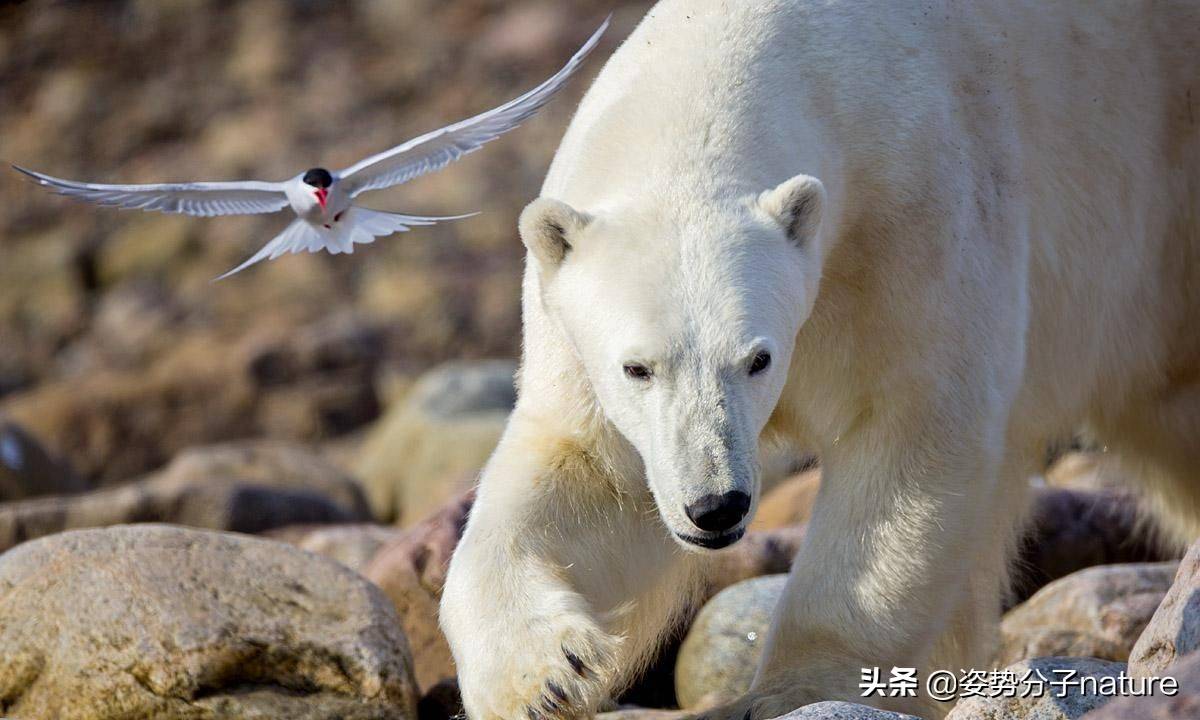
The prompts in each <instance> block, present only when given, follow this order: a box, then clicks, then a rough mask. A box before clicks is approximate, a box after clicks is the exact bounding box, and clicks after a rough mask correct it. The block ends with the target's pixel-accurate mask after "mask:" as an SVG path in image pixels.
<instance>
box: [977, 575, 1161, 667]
mask: <svg viewBox="0 0 1200 720" xmlns="http://www.w3.org/2000/svg"><path fill="white" fill-rule="evenodd" d="M1177 568H1178V563H1175V562H1164V563H1153V564H1145V563H1131V564H1126V565H1101V566H1097V567H1093V568H1088V569H1086V570H1080V571H1079V572H1076V573H1073V574H1071V575H1068V576H1066V577H1065V578H1059V579H1058V580H1055V581H1054V582H1052V583H1050V584H1049V585H1047V586H1046V587H1044V588H1042V589H1041V590H1039V591H1038V592H1037V593H1036V594H1034V596H1033V597H1031V598H1029V599H1028V600H1026V601H1025V602H1024V603H1022V604H1021V605H1018V606H1017V607H1016V608H1014V609H1013V610H1011V611H1009V612H1008V613H1007V614H1006V615H1005V616H1004V620H1003V622H1001V624H1000V651H999V653H998V655H997V657H996V659H995V661H994V664H995V666H996V667H1004V666H1006V665H1011V664H1012V663H1015V662H1017V661H1020V660H1025V659H1029V658H1036V657H1049V656H1074V657H1094V658H1100V659H1102V660H1113V661H1117V662H1125V661H1126V660H1128V659H1129V652H1130V650H1132V649H1133V644H1134V643H1135V642H1136V641H1137V639H1138V636H1139V635H1141V633H1142V630H1143V629H1145V627H1146V624H1147V623H1149V622H1150V618H1151V616H1153V615H1154V611H1155V609H1156V608H1157V607H1158V604H1159V603H1160V602H1162V599H1163V596H1164V595H1165V594H1166V592H1167V589H1168V588H1170V587H1171V580H1172V579H1173V578H1174V577H1175V570H1176V569H1177Z"/></svg>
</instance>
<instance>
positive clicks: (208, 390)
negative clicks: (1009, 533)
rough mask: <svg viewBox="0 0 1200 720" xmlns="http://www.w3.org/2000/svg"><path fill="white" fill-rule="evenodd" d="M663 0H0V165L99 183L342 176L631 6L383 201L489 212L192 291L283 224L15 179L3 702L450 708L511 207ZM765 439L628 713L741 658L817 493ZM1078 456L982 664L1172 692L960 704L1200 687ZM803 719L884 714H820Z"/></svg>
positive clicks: (398, 710)
mask: <svg viewBox="0 0 1200 720" xmlns="http://www.w3.org/2000/svg"><path fill="white" fill-rule="evenodd" d="M650 4H651V3H649V2H645V1H639V2H631V1H628V0H603V1H602V0H571V1H570V2H564V1H562V0H357V1H355V2H318V1H317V0H292V1H285V0H246V1H244V2H234V1H232V0H220V1H219V0H169V1H163V0H126V1H124V2H120V1H116V0H114V1H113V2H105V3H101V2H65V1H64V2H51V1H48V0H47V1H44V2H24V3H21V2H17V3H12V2H9V3H0V99H3V102H0V159H4V160H6V161H10V162H14V163H18V164H22V165H27V166H29V167H32V168H35V169H38V170H42V171H45V172H48V173H51V174H54V175H59V176H63V177H68V178H78V179H83V180H102V181H109V182H153V181H169V180H188V179H238V178H264V179H281V178H285V177H288V176H291V175H293V174H294V173H296V172H298V171H300V170H302V169H305V168H307V167H310V166H312V165H314V164H321V165H325V166H328V167H333V168H336V167H341V166H345V165H348V164H350V163H351V162H353V161H355V160H357V159H359V158H361V157H363V156H365V155H367V154H369V153H372V152H375V151H378V150H380V149H383V148H387V147H390V146H392V145H394V144H396V143H398V142H400V141H402V140H405V139H407V138H410V137H413V136H415V135H418V134H420V133H423V132H425V131H427V130H430V129H433V128H436V127H440V126H442V125H444V124H447V123H449V122H452V121H455V120H458V119H462V118H465V117H468V116H470V115H473V114H475V113H477V112H480V111H483V110H486V109H489V108H491V107H493V106H495V105H498V104H500V103H502V102H504V101H506V100H508V99H510V98H512V97H514V96H516V95H517V94H519V93H521V92H522V91H524V90H526V89H528V88H530V87H532V86H533V85H535V84H536V83H538V82H539V81H541V80H542V79H544V78H545V77H546V76H548V75H549V74H550V73H552V72H553V71H555V70H556V69H557V68H558V67H559V66H560V65H561V64H562V63H563V62H564V61H565V60H566V58H567V57H569V56H570V55H571V53H572V52H574V50H575V49H576V48H577V47H578V45H579V44H580V43H581V42H582V41H583V40H584V39H585V38H586V37H587V36H588V35H589V34H590V33H591V32H592V31H593V30H594V29H595V27H596V26H597V25H598V24H599V22H600V21H601V20H602V19H603V18H604V16H605V15H606V14H607V13H608V12H610V11H612V12H614V13H615V17H614V23H613V27H612V29H611V30H610V32H609V34H608V36H607V37H606V38H605V39H604V40H603V42H602V43H601V45H600V48H599V50H598V51H597V53H596V55H595V56H594V57H593V59H592V60H591V61H590V64H589V66H588V67H587V68H586V69H585V71H584V72H583V73H582V74H581V76H580V77H578V78H577V80H576V81H574V82H573V83H572V84H571V85H570V86H569V88H568V89H567V91H566V92H565V93H564V94H563V95H562V96H560V97H559V98H558V99H557V100H556V101H555V102H553V103H552V104H551V105H550V106H549V107H548V108H547V109H546V110H544V111H543V112H542V113H541V114H540V115H539V116H538V117H536V118H535V119H533V120H532V121H530V122H528V123H527V124H526V126H525V127H524V128H522V129H520V130H518V131H516V132H514V133H512V134H511V135H509V136H507V137H505V138H504V139H502V140H500V141H498V142H496V143H494V144H492V145H490V146H488V147H487V148H486V149H485V150H483V151H482V152H479V153H477V154H474V155H472V156H470V157H468V158H467V159H465V160H464V161H462V162H460V163H458V164H456V165H453V166H451V167H450V168H449V169H447V170H445V171H443V172H441V173H438V174H436V175H432V176H429V177H426V178H422V179H420V180H417V181H415V182H413V183H411V184H409V185H405V186H402V187H400V188H395V189H392V190H389V191H384V192H380V193H375V194H372V195H371V197H370V198H369V204H371V205H373V206H375V207H378V208H380V209H385V210H389V209H390V210H397V211H403V212H409V213H414V214H458V213H464V212H470V211H476V210H478V211H482V214H481V215H479V216H478V217H475V218H472V219H470V220H466V221H462V222H456V223H448V224H445V225H440V226H437V227H432V228H420V229H417V230H415V231H414V232H411V233H408V234H406V235H403V236H399V237H394V238H389V239H385V240H382V241H380V242H378V243H376V244H375V245H372V246H368V247H365V248H360V249H359V251H358V252H356V253H355V254H354V255H351V256H337V257H333V256H329V255H326V254H320V255H297V256H288V257H286V258H284V259H281V260H278V261H275V262H270V263H266V264H261V265H258V266H255V267H254V268H252V269H250V270H248V271H246V272H243V273H242V274H240V275H237V276H235V277H233V278H232V279H230V280H226V281H222V282H219V283H212V282H211V280H212V279H213V278H214V277H216V276H217V275H218V274H220V273H222V272H224V271H225V270H228V269H229V268H231V267H233V266H234V265H236V264H237V263H238V262H240V261H241V260H242V259H244V258H245V257H247V256H248V255H249V254H251V253H253V252H254V251H255V250H257V249H258V248H259V247H261V246H262V244H263V243H264V242H266V241H267V240H268V239H270V238H271V237H272V236H273V235H274V234H275V233H276V232H278V230H279V229H280V228H281V227H282V223H283V222H284V220H283V219H282V218H279V217H264V218H254V217H252V218H222V219H213V220H201V219H193V218H179V217H173V216H162V215H155V214H143V213H137V212H119V211H114V210H109V209H103V208H96V207H93V206H90V205H85V204H80V203H76V202H73V201H69V200H66V199H63V198H59V197H55V196H53V195H50V194H48V193H46V192H44V191H43V190H41V189H39V188H37V187H35V186H33V185H32V184H30V183H28V182H25V181H24V180H23V179H22V178H21V177H20V176H19V175H17V174H16V173H12V172H8V171H7V170H4V171H3V172H0V193H2V194H3V198H4V202H2V203H0V552H3V554H2V555H0V716H10V717H21V718H33V719H42V718H45V719H46V720H49V719H51V718H53V719H54V720H90V719H92V718H97V719H99V718H115V717H159V718H168V719H170V718H196V717H220V718H243V717H245V718H250V717H254V718H262V717H288V718H312V719H314V720H316V719H324V718H335V717H336V718H344V719H347V720H349V719H352V718H403V719H405V720H408V719H410V718H418V717H419V718H421V720H445V719H446V718H449V717H451V716H453V715H455V714H456V713H458V712H459V711H460V707H459V706H458V700H457V691H456V686H455V680H454V675H455V671H454V666H453V661H452V658H451V657H450V652H449V648H448V647H447V646H446V642H445V640H444V638H443V637H442V635H441V632H440V631H439V629H438V627H437V622H436V607H437V603H438V600H439V597H440V593H441V588H442V583H443V582H444V579H445V571H446V563H447V562H448V559H449V557H450V554H451V553H452V552H453V550H454V547H455V544H456V543H457V541H458V538H459V537H460V535H461V532H462V528H463V525H464V523H465V521H466V518H467V515H468V513H469V511H470V507H471V502H472V491H471V488H472V485H473V484H474V480H475V478H476V475H477V473H478V471H479V469H480V467H481V466H482V464H483V462H484V461H485V460H486V458H487V456H488V454H489V453H490V451H491V449H492V447H493V446H494V444H495V442H496V439H497V437H498V436H499V433H500V432H501V430H502V428H503V426H504V422H505V418H506V417H507V414H508V412H509V409H510V408H511V407H512V404H513V401H514V398H515V393H514V389H513V386H512V375H513V372H514V370H515V358H516V355H517V353H518V350H519V338H520V315H519V284H520V274H521V269H522V256H523V253H522V248H521V245H520V242H519V240H518V238H517V236H516V231H515V224H516V217H517V214H518V213H519V211H520V209H521V208H522V207H523V206H524V204H525V203H527V202H528V201H529V200H530V199H532V198H533V197H535V196H536V194H537V191H538V187H539V184H540V182H541V178H542V176H543V174H544V173H545V170H546V168H547V166H548V164H549V162H550V158H551V156H552V154H553V152H554V149H555V147H556V145H557V143H558V140H559V138H560V136H561V134H562V132H563V130H564V128H565V126H566V124H567V122H568V120H569V118H570V116H571V114H572V112H573V110H574V108H575V106H576V103H577V102H578V99H579V97H580V96H581V95H582V93H583V92H584V90H585V89H586V88H587V85H588V83H589V81H590V80H591V78H592V77H593V76H594V75H595V73H596V72H598V71H599V69H600V67H601V65H602V62H603V60H604V59H605V58H606V57H607V56H608V55H609V54H610V53H611V52H612V50H613V49H614V48H615V47H616V46H617V44H618V43H619V41H620V40H621V39H622V38H624V37H625V36H626V35H627V34H628V32H629V31H630V30H631V29H632V28H633V26H634V25H635V24H636V22H637V21H638V20H639V19H640V18H641V16H642V14H643V13H644V12H645V10H646V8H647V7H648V6H649V5H650ZM764 460H765V462H764V467H765V468H766V469H767V471H768V473H767V474H768V480H769V483H768V485H769V487H768V488H767V493H766V495H765V496H764V498H763V500H762V502H761V504H760V509H759V512H758V516H757V518H756V519H755V522H754V525H753V527H752V528H751V532H750V533H748V535H747V537H746V539H745V540H744V541H743V542H741V543H739V544H738V545H736V546H735V547H733V548H731V549H730V550H729V551H727V552H725V553H723V554H721V555H720V556H719V558H718V559H717V561H716V569H715V572H714V575H713V580H712V583H711V587H710V588H709V596H710V597H712V600H711V601H710V602H708V603H707V604H706V605H705V606H704V607H703V609H701V608H696V609H695V610H696V612H697V613H698V614H697V616H696V618H695V621H694V622H690V623H685V624H684V627H683V628H682V630H681V633H680V635H679V636H678V637H676V638H675V639H674V640H673V641H672V642H669V643H668V645H667V647H666V650H665V651H664V653H663V656H662V658H661V659H660V661H659V662H658V663H657V664H656V665H655V667H653V668H652V669H651V670H650V671H649V672H648V673H647V675H646V677H645V678H643V679H642V680H641V681H640V682H639V683H637V684H635V685H634V687H632V688H631V689H630V690H629V691H628V692H627V693H626V694H625V696H623V697H622V698H621V700H620V702H621V703H622V705H623V706H624V707H625V709H623V710H622V711H621V713H620V715H615V716H613V720H616V718H630V719H632V718H639V719H640V718H643V717H644V718H646V719H647V720H649V719H650V718H657V719H659V720H662V719H665V718H674V717H678V716H679V711H672V712H667V711H661V712H651V711H649V710H644V709H638V708H678V707H680V706H682V707H683V708H687V709H689V710H690V711H696V710H699V709H702V708H705V707H709V706H711V705H713V704H716V703H719V702H722V701H724V700H728V699H731V698H732V697H735V696H736V695H737V694H738V693H740V692H742V691H744V690H745V688H746V686H747V685H748V683H749V682H750V678H751V675H752V672H753V668H754V664H755V661H756V658H757V656H758V654H759V653H760V652H761V645H762V641H763V638H764V635H765V632H766V622H767V618H768V617H769V616H770V612H771V609H772V607H773V605H774V603H775V601H776V599H777V597H778V594H779V592H780V588H781V587H782V576H781V575H779V573H783V572H786V570H787V568H788V566H789V564H790V561H791V558H792V556H793V554H794V553H795V551H796V549H797V548H798V547H799V546H800V543H802V542H803V537H804V526H805V523H806V522H807V519H808V517H809V514H810V512H811V510H812V507H813V503H814V502H815V498H816V495H817V490H818V488H819V486H820V482H821V477H820V469H819V468H817V467H815V465H814V464H812V463H811V462H810V461H809V460H807V459H805V458H803V457H799V456H795V455H793V454H791V453H790V452H786V451H785V452H780V453H778V454H777V455H776V456H771V457H767V458H765V459H764ZM1098 460H1099V456H1098V455H1096V454H1089V453H1086V452H1073V453H1069V454H1067V455H1065V456H1064V457H1063V458H1061V459H1060V460H1058V461H1057V462H1056V463H1054V465H1053V466H1052V467H1051V468H1050V470H1049V471H1048V472H1047V473H1046V474H1045V476H1044V477H1039V478H1032V479H1031V484H1032V485H1033V486H1034V490H1033V493H1034V498H1035V507H1034V512H1033V513H1032V514H1031V520H1030V527H1029V530H1028V533H1027V535H1026V541H1025V543H1024V545H1023V549H1022V556H1021V558H1020V561H1019V564H1018V573H1017V579H1018V583H1017V587H1016V588H1015V593H1014V596H1013V597H1012V598H1011V599H1010V600H1009V603H1008V605H1009V607H1010V608H1012V609H1011V610H1010V611H1009V613H1008V615H1007V616H1006V618H1005V622H1004V625H1003V627H1002V633H1001V637H1000V638H999V646H998V649H997V654H996V657H995V658H994V663H995V665H996V666H998V667H1003V666H1012V667H1016V668H1028V667H1039V668H1042V667H1044V668H1045V669H1046V670H1047V672H1050V671H1052V670H1053V669H1055V668H1072V669H1075V670H1077V671H1079V672H1081V673H1084V674H1089V675H1095V676H1098V677H1099V676H1109V675H1112V674H1114V673H1115V672H1118V671H1119V670H1120V669H1123V668H1126V665H1125V663H1129V667H1130V668H1132V669H1133V671H1134V672H1136V673H1140V674H1143V675H1145V674H1163V673H1176V674H1178V675H1180V677H1181V678H1186V679H1187V681H1188V685H1187V687H1189V688H1191V690H1190V691H1189V692H1190V693H1191V694H1190V695H1189V694H1186V693H1185V696H1184V697H1183V699H1182V700H1180V701H1179V702H1177V703H1174V704H1171V705H1169V706H1166V705H1161V704H1160V705H1153V704H1147V705H1138V706H1132V705H1130V703H1134V702H1137V701H1136V700H1132V701H1130V702H1129V703H1124V701H1122V702H1123V703H1124V704H1118V703H1114V704H1113V706H1112V708H1111V709H1097V706H1098V705H1099V704H1100V703H1099V702H1097V701H1096V700H1095V699H1094V698H1075V699H1072V700H1070V701H1069V702H1063V703H1059V704H1058V705H1055V706H1053V707H1048V706H1045V705H1039V704H1037V703H1034V702H1030V703H1027V704H1026V705H1020V704H1015V705H1014V704H1009V705H1002V704H996V703H992V704H990V705H989V704H988V703H987V702H985V701H983V700H975V701H973V702H971V703H964V704H963V705H962V706H961V707H960V708H959V709H958V710H956V711H955V715H954V716H953V717H954V718H956V720H971V719H973V718H1001V717H1003V718H1025V717H1029V718H1033V717H1037V718H1076V717H1081V716H1082V715H1083V714H1085V713H1087V712H1096V713H1105V712H1107V713H1108V714H1102V715H1097V716H1096V717H1110V716H1111V717H1190V715H1186V714H1183V713H1184V712H1185V709H1184V710H1181V708H1184V705H1187V707H1190V708H1192V709H1193V710H1194V709H1196V708H1200V699H1198V698H1200V660H1197V659H1196V658H1197V657H1200V656H1195V655H1189V653H1192V651H1193V650H1195V649H1196V648H1197V647H1198V646H1200V641H1197V637H1200V630H1197V628H1200V603H1197V602H1193V600H1195V598H1197V597H1200V589H1198V588H1200V582H1198V581H1197V567H1198V565H1200V555H1198V553H1200V547H1198V548H1197V549H1195V550H1193V553H1192V555H1190V556H1189V557H1188V558H1187V559H1186V560H1185V561H1184V562H1183V563H1182V564H1180V563H1179V562H1178V561H1179V554H1178V553H1173V552H1170V551H1165V550H1163V549H1161V548H1159V547H1157V546H1155V545H1154V544H1153V543H1150V542H1145V541H1144V537H1145V536H1144V533H1142V532H1140V530H1141V529H1142V528H1143V526H1142V525H1141V524H1140V523H1141V520H1140V519H1139V516H1138V513H1137V511H1136V508H1135V503H1134V501H1133V499H1132V498H1131V497H1130V496H1129V495H1128V494H1127V493H1126V492H1125V491H1123V490H1121V489H1120V486H1119V483H1118V482H1116V481H1117V480H1119V478H1112V477H1109V476H1108V475H1106V474H1105V473H1104V472H1103V471H1102V470H1101V469H1100V464H1099V463H1098ZM480 602H481V611H483V609H485V608H486V602H487V598H480ZM1062 656H1073V657H1062ZM1080 658H1093V659H1091V660H1082V659H1080ZM1177 660H1178V662H1177ZM885 673H886V669H885ZM1181 684H1182V681H1181ZM1180 703H1184V705H1181V704H1180ZM1189 703H1190V704H1189ZM801 717H804V718H812V719H813V720H820V719H821V718H834V717H836V718H878V719H882V718H887V717H891V718H895V717H897V716H894V715H892V714H884V713H876V712H874V711H871V710H869V709H865V708H862V707H861V706H854V705H846V704H841V703H834V704H821V705H814V706H810V707H809V708H807V709H805V710H804V711H802V712H801V713H800V714H796V715H795V718H796V720H799V718H801Z"/></svg>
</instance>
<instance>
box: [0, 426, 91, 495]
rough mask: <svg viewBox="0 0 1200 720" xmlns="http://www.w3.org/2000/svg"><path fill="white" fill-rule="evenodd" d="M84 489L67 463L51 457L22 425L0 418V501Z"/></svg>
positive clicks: (84, 486)
mask: <svg viewBox="0 0 1200 720" xmlns="http://www.w3.org/2000/svg"><path fill="white" fill-rule="evenodd" d="M86 489H87V486H86V485H85V484H84V482H83V480H82V479H81V478H80V477H79V476H78V475H76V474H75V471H74V470H72V469H71V468H70V466H68V465H67V464H66V463H63V462H60V461H59V460H58V459H57V458H54V457H51V455H50V454H49V453H48V452H46V449H45V448H44V447H42V445H41V443H39V442H38V441H37V440H36V439H34V437H33V436H32V435H30V434H29V433H27V432H25V431H24V430H23V429H21V426H19V425H17V424H15V423H11V422H5V421H4V420H3V419H0V502H8V501H11V500H24V499H25V498H31V497H38V496H39V495H65V494H68V493H77V492H82V491H84V490H86Z"/></svg>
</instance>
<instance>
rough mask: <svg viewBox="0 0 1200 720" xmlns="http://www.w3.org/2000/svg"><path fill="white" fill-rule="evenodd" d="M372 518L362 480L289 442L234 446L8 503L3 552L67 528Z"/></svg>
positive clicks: (233, 526)
mask: <svg viewBox="0 0 1200 720" xmlns="http://www.w3.org/2000/svg"><path fill="white" fill-rule="evenodd" d="M369 518H370V512H369V510H368V508H367V505H366V500H365V499H364V498H363V496H362V491H361V490H360V489H359V487H358V484H357V483H356V482H355V481H354V479H353V478H351V477H349V476H348V475H345V474H344V473H342V472H341V471H339V470H337V469H336V468H334V467H333V466H332V465H330V464H329V463H328V462H326V461H324V460H322V459H321V458H320V457H319V456H317V455H315V454H313V453H311V452H309V451H307V450H304V449H301V448H299V447H296V446H293V445H288V444H284V443H276V442H270V441H266V442H247V443H232V444H228V445H218V446H214V447H208V448H197V449H194V450H189V451H187V452H185V453H183V454H182V455H180V456H179V458H177V459H176V460H175V461H174V462H173V463H171V465H170V466H168V467H167V468H166V469H165V470H163V471H161V472H158V473H155V474H153V475H150V476H148V477H146V478H144V479H142V480H139V481H135V482H132V483H129V484H127V485H123V486H121V487H116V488H108V489H103V490H96V491H93V492H89V493H85V494H82V495H71V496H60V497H50V498H38V499H33V500H25V501H23V502H18V503H9V504H5V505H0V550H3V549H7V548H10V547H12V546H14V545H16V544H18V543H20V542H23V541H25V540H28V539H30V538H36V537H41V536H43V535H49V534H51V533H56V532H61V531H62V530H67V529H72V528H83V527H103V526H106V525H117V524H122V523H131V522H170V523H175V524H179V525H190V526H192V527H200V528H208V529H212V530H233V531H237V532H246V533H257V532H263V531H266V530H270V529H272V528H277V527H283V526H286V525H295V524H300V523H348V522H363V521H365V520H368V519H369Z"/></svg>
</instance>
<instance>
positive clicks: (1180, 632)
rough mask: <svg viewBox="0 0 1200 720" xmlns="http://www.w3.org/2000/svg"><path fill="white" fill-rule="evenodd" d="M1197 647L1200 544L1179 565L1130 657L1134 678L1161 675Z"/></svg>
mask: <svg viewBox="0 0 1200 720" xmlns="http://www.w3.org/2000/svg"><path fill="white" fill-rule="evenodd" d="M1197 648H1200V543H1196V544H1194V545H1192V547H1191V549H1190V550H1188V553H1187V557H1185V558H1184V559H1183V562H1181V563H1180V564H1179V572H1178V573H1176V575H1175V579H1174V582H1172V584H1171V588H1170V589H1169V590H1168V591H1167V595H1166V597H1164V598H1163V601H1162V603H1161V604H1160V605H1159V606H1158V610H1157V611H1155V613H1154V617H1152V618H1151V619H1150V624H1149V625H1147V626H1146V630H1145V631H1144V632H1143V633H1142V635H1141V637H1139V638H1138V641H1137V644H1135V645H1134V647H1133V652H1132V653H1130V655H1129V671H1130V674H1131V675H1134V676H1135V677H1151V676H1154V675H1160V674H1162V673H1163V671H1165V670H1166V669H1167V668H1169V667H1170V666H1171V665H1173V664H1174V663H1175V662H1177V661H1178V660H1179V659H1180V658H1182V657H1183V656H1185V655H1188V654H1189V653H1192V652H1193V651H1195V650H1196V649H1197Z"/></svg>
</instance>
